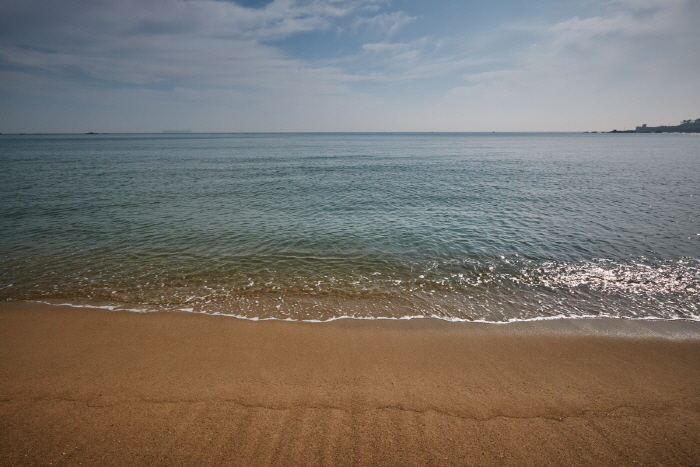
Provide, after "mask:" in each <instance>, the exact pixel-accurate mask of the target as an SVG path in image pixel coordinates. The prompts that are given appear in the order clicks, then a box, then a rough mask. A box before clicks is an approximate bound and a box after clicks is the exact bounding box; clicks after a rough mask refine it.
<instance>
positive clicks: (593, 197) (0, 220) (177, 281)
mask: <svg viewBox="0 0 700 467" xmlns="http://www.w3.org/2000/svg"><path fill="white" fill-rule="evenodd" d="M16 299H22V300H37V301H45V302H49V303H71V304H74V305H88V304H89V305H98V306H105V307H112V308H117V309H131V310H138V311H152V310H187V311H194V312H205V313H225V314H231V315H236V316H242V317H247V318H252V319H264V318H280V319H294V320H329V319H334V318H339V317H342V316H351V317H356V318H402V317H419V316H420V317H422V316H435V317H439V318H443V319H448V320H474V321H497V322H502V321H513V320H524V319H542V318H550V317H579V316H613V317H625V318H663V319H679V318H680V319H692V320H700V137H698V136H692V135H679V134H661V135H657V134H652V135H637V134H623V135H611V134H535V133H527V134H478V133H465V134H418V133H413V134H411V133H404V134H187V135H172V134H163V135H51V136H19V135H17V136H13V135H3V136H0V300H16Z"/></svg>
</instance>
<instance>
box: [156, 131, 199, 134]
mask: <svg viewBox="0 0 700 467" xmlns="http://www.w3.org/2000/svg"><path fill="white" fill-rule="evenodd" d="M163 133H175V134H181V133H192V131H190V130H163Z"/></svg>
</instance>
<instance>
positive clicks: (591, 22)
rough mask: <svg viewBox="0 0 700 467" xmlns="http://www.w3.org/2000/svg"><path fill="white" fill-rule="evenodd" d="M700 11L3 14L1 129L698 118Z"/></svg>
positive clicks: (1, 6)
mask: <svg viewBox="0 0 700 467" xmlns="http://www.w3.org/2000/svg"><path fill="white" fill-rule="evenodd" d="M698 44H700V1H698V0H560V1H550V0H541V1H538V0H533V1H522V0H519V1H512V0H507V1H498V0H492V1H485V0H484V1H481V0H479V1H470V0H465V1H455V0H433V1H419V0H404V1H397V0H394V1H388V0H325V1H321V0H273V1H270V0H237V1H225V0H217V1H214V0H149V1H136V0H109V1H103V0H52V1H50V2H46V1H43V0H42V1H38V0H0V132H3V133H13V132H87V131H95V132H160V131H163V130H191V131H216V132H227V131H234V132H235V131H584V130H598V131H600V130H611V129H613V128H617V129H628V128H634V127H635V126H636V125H638V124H642V123H648V124H650V125H657V124H676V123H678V122H679V121H680V120H682V119H690V118H692V119H695V118H700V78H698V77H699V76H700V47H699V46H698Z"/></svg>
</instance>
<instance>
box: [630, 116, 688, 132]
mask: <svg viewBox="0 0 700 467" xmlns="http://www.w3.org/2000/svg"><path fill="white" fill-rule="evenodd" d="M635 132H636V133H700V118H698V119H696V120H683V121H682V122H681V124H680V125H676V126H647V124H646V123H645V124H644V125H642V126H638V127H637V128H636V130H635Z"/></svg>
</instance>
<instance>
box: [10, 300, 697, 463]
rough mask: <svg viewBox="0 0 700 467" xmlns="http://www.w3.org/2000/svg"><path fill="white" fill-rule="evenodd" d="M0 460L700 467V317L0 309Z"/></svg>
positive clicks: (12, 304)
mask: <svg viewBox="0 0 700 467" xmlns="http://www.w3.org/2000/svg"><path fill="white" fill-rule="evenodd" d="M0 342H2V344H1V345H0V464H1V465H8V466H9V465H144V466H145V465H241V466H243V465H251V466H253V465H254V466H265V465H280V466H291V465H332V466H335V465H340V466H344V465H358V466H374V465H376V466H390V465H396V466H406V465H460V466H462V465H700V323H693V322H631V321H625V320H615V321H605V320H589V321H585V320H570V321H568V322H546V321H545V322H537V323H520V324H508V325H484V324H481V325H480V324H473V323H446V322H440V321H435V320H429V319H422V320H410V321H359V320H339V321H335V322H330V323H298V322H296V323H295V322H280V321H264V322H253V321H245V320H240V319H234V318H230V317H223V316H206V315H197V314H188V313H150V314H137V313H128V312H111V311H105V310H95V309H85V308H70V307H65V306H48V305H42V304H36V303H25V302H3V303H0Z"/></svg>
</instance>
